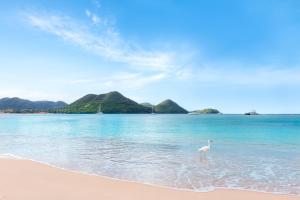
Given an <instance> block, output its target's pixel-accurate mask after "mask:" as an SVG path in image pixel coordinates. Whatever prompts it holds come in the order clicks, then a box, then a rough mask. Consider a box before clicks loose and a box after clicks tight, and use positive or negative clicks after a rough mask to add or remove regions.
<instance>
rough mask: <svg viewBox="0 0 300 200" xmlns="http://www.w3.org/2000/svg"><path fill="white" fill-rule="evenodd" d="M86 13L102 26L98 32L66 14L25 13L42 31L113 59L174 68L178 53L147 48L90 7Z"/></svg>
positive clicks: (157, 68)
mask: <svg viewBox="0 0 300 200" xmlns="http://www.w3.org/2000/svg"><path fill="white" fill-rule="evenodd" d="M86 15H87V16H88V17H89V18H92V21H93V22H94V23H96V22H97V23H99V25H101V27H100V28H99V29H97V33H94V32H93V31H92V30H91V28H90V27H89V26H85V25H83V24H80V23H78V22H77V21H76V20H74V19H71V18H69V17H66V16H58V15H51V14H33V13H30V14H26V19H27V22H28V23H29V24H30V25H32V26H34V27H36V28H38V29H40V30H42V31H45V32H48V33H51V34H54V35H56V36H58V37H60V38H62V39H64V40H66V41H69V42H71V43H73V44H75V45H78V46H80V47H81V48H84V49H86V50H88V51H91V52H93V53H95V54H97V55H100V56H102V57H104V58H106V59H108V60H110V61H113V62H121V63H127V64H129V65H132V66H142V67H148V68H149V69H151V70H157V71H166V70H167V69H170V68H172V67H174V62H173V61H175V60H176V53H174V52H161V51H156V50H145V49H143V48H142V47H140V46H138V45H137V44H134V43H132V42H130V41H126V40H124V39H123V38H122V37H121V36H120V33H119V32H118V31H117V30H116V29H115V27H114V26H112V25H110V24H109V23H105V24H104V23H100V21H101V19H100V18H99V17H96V15H95V14H93V13H92V12H90V11H89V10H87V11H86Z"/></svg>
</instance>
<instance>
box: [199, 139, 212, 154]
mask: <svg viewBox="0 0 300 200" xmlns="http://www.w3.org/2000/svg"><path fill="white" fill-rule="evenodd" d="M211 142H213V141H212V140H208V141H207V146H203V147H201V148H199V149H198V151H200V152H203V153H206V152H208V151H209V150H210V143H211Z"/></svg>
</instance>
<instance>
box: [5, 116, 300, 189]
mask: <svg viewBox="0 0 300 200" xmlns="http://www.w3.org/2000/svg"><path fill="white" fill-rule="evenodd" d="M208 139H211V140H214V142H213V143H212V146H211V151H210V152H209V153H208V154H207V155H201V154H200V153H199V152H197V149H198V148H199V147H201V146H204V145H207V140H208ZM0 154H2V155H6V154H11V155H16V156H20V157H23V158H28V159H33V160H37V161H41V162H46V163H49V164H52V165H55V166H58V167H63V168H66V169H71V170H77V171H81V172H86V173H91V174H98V175H105V176H109V177H114V178H119V179H125V180H131V181H138V182H143V183H150V184H157V185H163V186H170V187H176V188H184V189H192V190H196V191H208V190H212V189H215V188H238V189H249V190H256V191H266V192H274V193H288V194H297V195H300V115H259V116H244V115H151V114H148V115H0Z"/></svg>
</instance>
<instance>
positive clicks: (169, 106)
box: [154, 99, 188, 114]
mask: <svg viewBox="0 0 300 200" xmlns="http://www.w3.org/2000/svg"><path fill="white" fill-rule="evenodd" d="M154 112H155V113H161V114H168V113H169V114H186V113H188V111H186V110H185V109H184V108H182V107H180V106H179V105H178V104H177V103H175V102H174V101H172V100H170V99H167V100H165V101H163V102H161V103H160V104H158V105H156V106H155V107H154Z"/></svg>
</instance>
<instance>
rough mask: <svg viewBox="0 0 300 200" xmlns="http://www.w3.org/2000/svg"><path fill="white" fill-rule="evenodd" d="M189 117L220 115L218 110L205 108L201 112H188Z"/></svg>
mask: <svg viewBox="0 0 300 200" xmlns="http://www.w3.org/2000/svg"><path fill="white" fill-rule="evenodd" d="M189 114H191V115H203V114H204V115H205V114H222V113H221V112H220V111H219V110H217V109H213V108H205V109H202V110H195V111H191V112H189Z"/></svg>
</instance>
